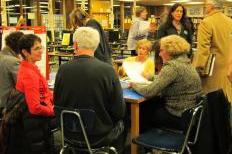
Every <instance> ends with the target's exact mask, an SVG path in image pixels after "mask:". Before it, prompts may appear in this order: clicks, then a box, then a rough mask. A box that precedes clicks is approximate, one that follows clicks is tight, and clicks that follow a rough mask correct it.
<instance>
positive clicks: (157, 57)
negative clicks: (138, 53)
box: [152, 39, 163, 73]
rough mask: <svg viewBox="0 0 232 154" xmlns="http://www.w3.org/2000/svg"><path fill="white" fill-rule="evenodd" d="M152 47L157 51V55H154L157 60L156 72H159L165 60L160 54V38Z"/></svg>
mask: <svg viewBox="0 0 232 154" xmlns="http://www.w3.org/2000/svg"><path fill="white" fill-rule="evenodd" d="M152 49H153V50H154V52H155V56H154V61H155V72H156V73H157V72H159V71H160V69H161V67H162V65H163V60H162V58H161V57H160V56H159V52H160V39H159V40H156V41H155V42H154V44H153V46H152Z"/></svg>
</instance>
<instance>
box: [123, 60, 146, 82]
mask: <svg viewBox="0 0 232 154" xmlns="http://www.w3.org/2000/svg"><path fill="white" fill-rule="evenodd" d="M123 68H124V70H125V72H126V74H127V76H128V78H129V80H130V81H131V82H135V83H149V81H148V80H147V79H146V78H144V77H143V76H142V72H143V68H144V65H143V64H141V63H139V62H124V63H123Z"/></svg>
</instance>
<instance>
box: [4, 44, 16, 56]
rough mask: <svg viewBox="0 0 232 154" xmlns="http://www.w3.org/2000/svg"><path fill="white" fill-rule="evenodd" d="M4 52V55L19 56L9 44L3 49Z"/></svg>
mask: <svg viewBox="0 0 232 154" xmlns="http://www.w3.org/2000/svg"><path fill="white" fill-rule="evenodd" d="M1 52H2V54H4V55H9V56H14V57H18V56H17V54H16V53H15V52H14V51H12V49H11V48H10V47H8V46H5V47H4V48H3V49H2V51H1Z"/></svg>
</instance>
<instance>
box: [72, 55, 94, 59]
mask: <svg viewBox="0 0 232 154" xmlns="http://www.w3.org/2000/svg"><path fill="white" fill-rule="evenodd" d="M82 58H88V59H91V58H94V57H92V56H89V55H79V56H74V59H82Z"/></svg>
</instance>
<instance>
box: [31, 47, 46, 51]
mask: <svg viewBox="0 0 232 154" xmlns="http://www.w3.org/2000/svg"><path fill="white" fill-rule="evenodd" d="M44 49H45V48H44V46H41V47H36V48H34V49H32V50H34V51H40V50H44Z"/></svg>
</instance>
